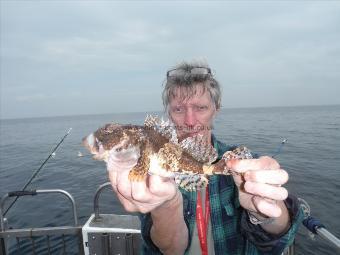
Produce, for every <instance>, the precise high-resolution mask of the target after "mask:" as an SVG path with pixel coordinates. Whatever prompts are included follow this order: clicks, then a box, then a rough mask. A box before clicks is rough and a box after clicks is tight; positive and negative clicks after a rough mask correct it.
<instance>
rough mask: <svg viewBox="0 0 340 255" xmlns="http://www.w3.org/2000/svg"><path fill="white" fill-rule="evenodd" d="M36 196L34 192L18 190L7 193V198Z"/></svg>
mask: <svg viewBox="0 0 340 255" xmlns="http://www.w3.org/2000/svg"><path fill="white" fill-rule="evenodd" d="M35 195H37V191H36V190H18V191H11V192H8V197H22V196H35Z"/></svg>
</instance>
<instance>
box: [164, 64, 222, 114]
mask: <svg viewBox="0 0 340 255" xmlns="http://www.w3.org/2000/svg"><path fill="white" fill-rule="evenodd" d="M195 67H203V68H207V69H209V70H210V68H209V65H208V64H207V63H206V62H201V61H192V62H182V63H180V64H178V65H177V66H175V67H174V68H172V69H170V70H175V69H176V70H177V69H178V70H183V71H185V72H183V74H182V75H175V76H170V77H167V79H166V82H165V86H164V89H163V93H162V98H163V105H164V108H165V111H166V112H168V106H169V103H170V100H171V99H172V98H174V97H175V96H176V91H177V89H179V90H180V91H181V100H185V99H187V98H191V97H192V96H194V95H196V93H197V89H198V87H201V88H202V89H203V90H202V93H204V92H205V91H206V90H208V92H209V94H210V96H211V100H212V101H213V103H214V104H215V107H216V110H219V109H220V108H221V87H220V84H219V82H218V81H217V80H216V79H215V78H214V77H213V75H212V74H211V73H209V74H197V73H191V72H190V71H191V70H192V69H193V68H195Z"/></svg>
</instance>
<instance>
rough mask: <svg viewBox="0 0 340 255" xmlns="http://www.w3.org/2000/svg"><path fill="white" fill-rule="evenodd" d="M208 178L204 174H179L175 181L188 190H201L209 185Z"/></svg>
mask: <svg viewBox="0 0 340 255" xmlns="http://www.w3.org/2000/svg"><path fill="white" fill-rule="evenodd" d="M208 182H209V181H208V179H207V178H206V177H205V176H204V175H203V174H183V173H181V174H177V175H175V183H176V184H177V185H178V186H180V187H181V188H183V189H184V190H186V191H195V190H200V189H203V188H205V187H207V185H208Z"/></svg>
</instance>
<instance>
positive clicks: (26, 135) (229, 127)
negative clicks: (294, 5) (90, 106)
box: [0, 105, 340, 255]
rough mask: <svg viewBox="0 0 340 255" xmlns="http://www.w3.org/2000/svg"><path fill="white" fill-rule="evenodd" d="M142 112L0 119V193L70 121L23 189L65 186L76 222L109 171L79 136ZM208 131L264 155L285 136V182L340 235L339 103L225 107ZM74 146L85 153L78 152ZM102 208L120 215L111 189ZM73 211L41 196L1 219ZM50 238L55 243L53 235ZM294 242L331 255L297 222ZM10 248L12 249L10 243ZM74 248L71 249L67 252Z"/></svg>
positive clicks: (306, 250) (20, 179)
mask: <svg viewBox="0 0 340 255" xmlns="http://www.w3.org/2000/svg"><path fill="white" fill-rule="evenodd" d="M145 116H146V113H129V114H106V115H86V116H85V115H84V116H67V117H50V118H32V119H13V120H1V124H0V196H1V197H2V196H3V195H4V194H5V193H7V192H9V191H14V190H20V189H21V188H22V187H23V186H24V184H25V183H26V182H27V180H28V179H29V178H30V177H31V175H32V174H33V172H34V171H35V170H37V169H38V168H39V166H40V165H41V164H42V162H43V161H44V160H45V159H46V158H47V156H48V155H49V154H50V152H51V150H52V149H53V148H54V146H56V144H57V143H58V142H59V140H60V139H61V138H62V137H63V136H64V134H65V133H66V132H67V130H68V129H69V128H70V127H72V128H73V130H72V132H71V134H70V135H69V136H68V137H67V138H66V139H65V141H64V142H63V144H62V145H61V146H60V148H59V149H58V150H57V152H56V154H55V156H54V157H53V158H51V159H50V160H49V161H48V163H47V164H46V165H45V166H44V168H43V169H42V171H41V172H40V173H39V175H38V176H37V177H36V178H35V179H34V181H33V182H32V184H31V185H30V186H29V189H64V190H66V191H68V192H69V193H71V194H72V195H73V196H74V198H75V200H76V203H77V209H78V219H79V224H84V223H85V222H86V220H87V218H88V217H89V215H90V214H91V213H92V212H93V198H94V193H95V191H96V189H97V188H98V186H99V185H100V184H102V183H104V182H106V181H107V174H106V169H105V165H104V164H103V162H96V161H94V160H92V159H91V156H90V155H89V154H88V153H87V152H86V151H85V149H84V148H83V147H82V146H81V140H82V138H83V137H84V136H85V135H87V134H89V133H90V132H92V131H94V130H95V129H97V128H98V127H99V126H101V125H103V124H105V123H107V122H110V121H115V122H119V123H134V124H142V123H143V120H144V118H145ZM213 132H214V134H215V135H216V136H217V137H218V138H219V139H220V140H222V141H224V142H225V143H230V144H244V145H247V147H249V148H250V149H252V151H254V152H256V153H259V154H263V155H272V154H274V153H275V152H276V151H277V149H278V147H279V145H280V143H281V141H282V139H283V138H286V139H288V142H287V143H286V144H285V145H284V147H283V148H282V151H281V153H280V154H279V155H278V156H277V159H278V161H279V163H280V164H281V166H282V168H284V169H286V170H287V171H288V173H289V175H290V179H289V182H288V183H287V184H286V185H285V186H286V187H287V188H288V190H289V192H290V193H293V194H295V195H297V196H298V197H301V198H303V199H305V200H306V201H307V202H308V203H309V205H310V207H311V213H312V215H313V216H314V217H316V218H318V219H319V220H321V221H322V223H323V224H324V225H325V226H326V227H327V229H328V230H329V231H331V232H332V233H333V234H334V235H336V236H337V237H340V221H339V219H338V217H339V216H340V215H339V212H340V196H339V191H340V184H339V180H340V105H336V106H306V107H275V108H247V109H246V108H244V109H223V110H221V112H220V113H219V115H218V116H217V118H216V120H215V124H214V130H213ZM78 152H81V153H82V154H84V156H83V157H78ZM6 204H7V205H8V204H9V202H8V203H6ZM100 211H101V212H103V213H118V214H124V213H125V212H124V209H123V208H122V207H121V206H120V204H119V203H118V201H117V199H116V197H115V196H114V194H113V193H112V191H110V190H107V191H105V192H104V194H103V195H102V196H101V199H100ZM71 212H72V211H71V209H70V203H69V202H68V201H66V200H65V199H64V198H63V197H62V196H60V195H52V194H50V195H47V194H42V195H38V196H34V197H30V196H27V197H23V198H20V199H19V200H18V201H17V202H16V203H15V205H14V206H13V207H12V209H11V210H10V211H9V212H8V214H7V215H6V217H7V218H8V225H9V227H12V228H23V227H44V226H62V225H72V224H73V221H72V213H71ZM52 241H54V242H55V243H57V244H58V240H52ZM41 242H43V241H41ZM37 243H38V244H39V240H38V242H37ZM44 243H45V241H44ZM295 244H296V254H329V255H331V254H337V250H336V249H335V248H333V247H332V246H331V245H329V244H328V243H327V242H326V241H324V240H322V239H321V238H318V237H316V238H315V240H312V239H311V238H310V237H309V235H308V234H307V231H306V230H305V228H304V227H300V230H299V232H298V235H297V237H296V241H295ZM44 247H45V246H44V245H41V247H40V248H39V247H38V249H37V250H38V254H46V253H47V251H46V248H44ZM22 248H23V249H24V253H23V254H31V253H32V252H31V250H30V247H29V246H28V245H26V244H24V245H23V247H22ZM25 249H26V250H25ZM12 251H13V252H12V254H17V253H16V252H15V250H14V248H13V249H12ZM76 253H77V251H76V250H74V249H71V250H70V251H68V252H67V254H76ZM53 254H58V253H57V252H56V253H53Z"/></svg>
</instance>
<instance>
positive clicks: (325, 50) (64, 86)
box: [0, 1, 340, 118]
mask: <svg viewBox="0 0 340 255" xmlns="http://www.w3.org/2000/svg"><path fill="white" fill-rule="evenodd" d="M197 58H199V59H206V60H207V61H208V63H209V64H210V66H211V67H212V69H213V70H214V71H215V74H216V78H217V79H218V80H219V81H220V82H221V84H222V86H223V100H222V105H223V107H259V106H295V105H325V104H340V1H320V2H318V1H286V2H284V1H283V2H278V1H224V2H221V1H215V2H202V1H200V2H191V1H185V2H180V1H175V2H170V1H145V2H143V1H126V2H115V1H1V112H0V113H1V115H0V117H1V118H22V117H39V116H55V115H74V114H100V113H113V112H134V111H138V112H140V111H153V110H161V109H162V103H161V96H160V95H161V91H162V83H163V81H164V79H165V73H166V70H167V69H168V68H170V67H172V66H174V65H175V64H177V63H179V62H181V61H182V60H191V59H197Z"/></svg>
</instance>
